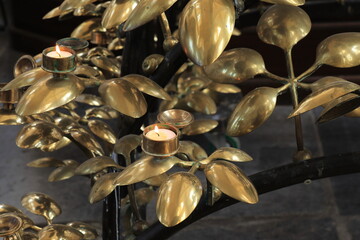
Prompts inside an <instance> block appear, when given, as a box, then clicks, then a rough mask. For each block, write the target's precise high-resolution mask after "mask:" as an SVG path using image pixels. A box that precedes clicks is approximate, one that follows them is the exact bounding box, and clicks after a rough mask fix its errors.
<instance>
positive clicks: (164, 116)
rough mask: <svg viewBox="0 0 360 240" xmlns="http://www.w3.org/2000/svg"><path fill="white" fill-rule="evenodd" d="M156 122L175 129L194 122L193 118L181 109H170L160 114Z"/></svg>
mask: <svg viewBox="0 0 360 240" xmlns="http://www.w3.org/2000/svg"><path fill="white" fill-rule="evenodd" d="M157 120H158V121H159V122H161V123H169V124H171V125H173V126H175V127H177V128H183V127H186V126H188V125H189V124H191V123H192V122H193V121H194V116H193V115H192V114H191V113H189V112H188V111H185V110H182V109H170V110H166V111H163V112H160V113H159V114H158V115H157Z"/></svg>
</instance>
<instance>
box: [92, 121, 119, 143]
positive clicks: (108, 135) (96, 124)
mask: <svg viewBox="0 0 360 240" xmlns="http://www.w3.org/2000/svg"><path fill="white" fill-rule="evenodd" d="M88 127H89V129H90V130H91V132H92V133H93V134H95V135H96V136H98V137H99V138H101V139H103V140H105V141H107V142H109V143H111V144H115V143H116V137H115V132H114V131H113V130H112V128H111V127H110V126H109V125H108V124H107V123H105V122H103V121H101V120H89V121H88Z"/></svg>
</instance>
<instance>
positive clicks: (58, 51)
mask: <svg viewBox="0 0 360 240" xmlns="http://www.w3.org/2000/svg"><path fill="white" fill-rule="evenodd" d="M55 50H56V52H57V53H58V54H59V56H60V57H61V51H60V48H59V45H56V46H55Z"/></svg>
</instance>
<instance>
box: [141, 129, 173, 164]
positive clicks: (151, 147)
mask: <svg viewBox="0 0 360 240" xmlns="http://www.w3.org/2000/svg"><path fill="white" fill-rule="evenodd" d="M155 127H158V129H167V130H170V131H172V132H174V133H175V136H174V137H173V138H170V139H166V140H153V139H150V138H148V137H147V136H146V134H147V133H148V132H149V131H151V130H154V129H155ZM179 147H180V146H179V130H178V129H177V128H176V127H174V126H172V125H170V124H165V123H156V124H152V125H150V126H147V127H146V128H145V129H144V131H143V134H142V144H141V149H142V150H143V151H144V152H145V153H146V154H148V155H152V156H155V157H168V156H172V155H175V154H176V153H177V151H178V150H179Z"/></svg>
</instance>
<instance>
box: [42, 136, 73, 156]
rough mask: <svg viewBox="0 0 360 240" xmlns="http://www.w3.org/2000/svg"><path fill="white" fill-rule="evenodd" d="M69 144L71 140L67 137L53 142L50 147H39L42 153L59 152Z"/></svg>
mask: <svg viewBox="0 0 360 240" xmlns="http://www.w3.org/2000/svg"><path fill="white" fill-rule="evenodd" d="M70 143H71V140H70V139H68V138H67V137H63V138H62V139H61V140H59V141H57V142H54V143H52V144H50V145H46V146H42V147H40V150H41V151H43V152H53V151H56V150H59V149H61V148H63V147H66V146H68V145H69V144H70Z"/></svg>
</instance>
